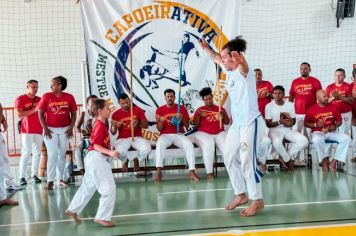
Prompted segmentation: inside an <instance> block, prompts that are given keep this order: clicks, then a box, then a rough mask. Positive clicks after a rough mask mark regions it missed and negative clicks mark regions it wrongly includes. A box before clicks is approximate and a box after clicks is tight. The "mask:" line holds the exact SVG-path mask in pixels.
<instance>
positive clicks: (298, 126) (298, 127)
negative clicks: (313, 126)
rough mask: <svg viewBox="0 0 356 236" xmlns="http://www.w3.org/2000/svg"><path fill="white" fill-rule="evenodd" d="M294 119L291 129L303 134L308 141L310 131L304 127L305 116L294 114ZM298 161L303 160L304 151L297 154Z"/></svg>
mask: <svg viewBox="0 0 356 236" xmlns="http://www.w3.org/2000/svg"><path fill="white" fill-rule="evenodd" d="M295 118H296V121H295V125H294V126H293V127H292V129H293V130H295V131H298V132H299V133H301V134H303V135H304V136H305V137H306V138H307V139H309V137H310V132H311V130H310V129H308V128H306V127H304V118H305V114H296V115H295ZM299 160H301V161H302V160H305V149H304V150H301V151H300V152H299Z"/></svg>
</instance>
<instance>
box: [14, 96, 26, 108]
mask: <svg viewBox="0 0 356 236" xmlns="http://www.w3.org/2000/svg"><path fill="white" fill-rule="evenodd" d="M15 108H16V109H24V107H23V102H22V101H21V98H20V97H18V98H17V99H16V100H15Z"/></svg>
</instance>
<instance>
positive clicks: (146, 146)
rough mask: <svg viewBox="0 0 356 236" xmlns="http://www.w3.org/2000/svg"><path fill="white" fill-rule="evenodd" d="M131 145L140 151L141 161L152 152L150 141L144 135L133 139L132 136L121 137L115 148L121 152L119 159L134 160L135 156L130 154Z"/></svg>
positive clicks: (139, 157)
mask: <svg viewBox="0 0 356 236" xmlns="http://www.w3.org/2000/svg"><path fill="white" fill-rule="evenodd" d="M130 147H133V148H134V149H135V150H137V151H138V159H139V160H140V161H141V160H143V159H145V158H146V157H147V156H148V154H150V152H151V144H150V142H149V141H148V140H147V139H145V138H143V137H138V136H137V137H135V138H134V140H132V138H131V137H129V138H119V139H118V140H117V141H116V144H115V150H117V151H118V152H119V153H120V157H119V159H120V160H121V161H126V160H133V159H134V156H132V155H128V151H129V149H130Z"/></svg>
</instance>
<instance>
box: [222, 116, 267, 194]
mask: <svg viewBox="0 0 356 236" xmlns="http://www.w3.org/2000/svg"><path fill="white" fill-rule="evenodd" d="M263 122H265V121H264V120H263V118H262V117H261V116H259V117H258V118H256V119H255V120H254V121H253V122H252V123H251V124H250V125H248V126H240V127H234V126H233V125H232V126H231V127H230V129H229V130H228V132H227V135H226V141H225V151H224V162H225V167H226V170H227V172H228V174H229V178H230V181H231V185H232V187H233V189H234V194H235V195H239V194H243V193H246V192H247V193H248V196H249V198H250V199H252V200H257V199H262V189H261V181H262V180H261V177H262V173H261V172H260V171H259V170H258V165H257V152H258V150H259V145H260V142H261V139H262V136H263V135H264V133H265V131H264V127H265V125H264V124H263Z"/></svg>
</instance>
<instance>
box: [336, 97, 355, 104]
mask: <svg viewBox="0 0 356 236" xmlns="http://www.w3.org/2000/svg"><path fill="white" fill-rule="evenodd" d="M339 99H340V100H342V101H343V102H346V103H347V104H349V105H352V104H353V103H354V101H355V100H354V98H353V97H351V96H345V97H343V96H340V98H339Z"/></svg>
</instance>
